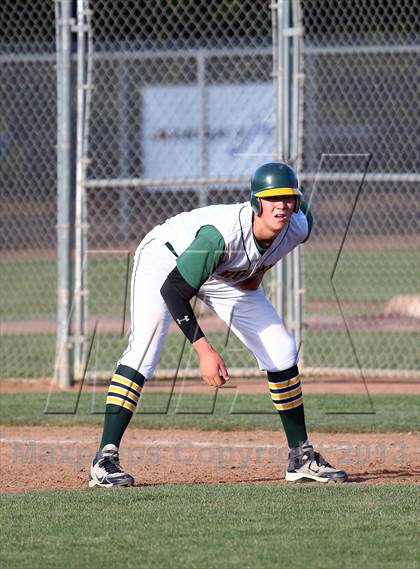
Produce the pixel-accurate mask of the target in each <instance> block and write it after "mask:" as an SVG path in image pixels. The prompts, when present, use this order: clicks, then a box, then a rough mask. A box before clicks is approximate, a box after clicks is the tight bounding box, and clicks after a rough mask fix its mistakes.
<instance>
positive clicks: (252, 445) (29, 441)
mask: <svg viewBox="0 0 420 569" xmlns="http://www.w3.org/2000/svg"><path fill="white" fill-rule="evenodd" d="M97 442H98V439H94V438H89V439H84V440H82V441H81V440H80V439H78V440H76V439H74V440H73V439H51V438H49V439H23V438H13V437H4V438H0V444H17V443H20V444H39V445H41V444H42V445H47V444H57V445H83V444H92V445H94V444H96V443H97ZM348 444H349V442H346V441H342V442H338V443H336V444H330V443H323V444H321V445H320V446H322V448H323V449H326V448H341V447H342V445H348ZM350 444H351V443H350ZM186 445H188V446H193V447H207V448H209V447H210V448H211V447H214V448H267V449H279V450H287V447H286V446H285V445H281V444H277V445H273V444H261V443H247V444H244V443H218V442H216V441H214V442H203V441H192V440H190V439H180V440H178V441H172V440H166V439H157V440H148V441H142V442H141V443H139V444H129V445H125V446H126V447H128V448H138V447H153V446H167V447H172V446H186Z"/></svg>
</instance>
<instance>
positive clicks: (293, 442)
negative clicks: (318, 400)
mask: <svg viewBox="0 0 420 569" xmlns="http://www.w3.org/2000/svg"><path fill="white" fill-rule="evenodd" d="M267 378H268V387H269V390H270V395H271V399H272V401H273V404H274V407H275V408H276V409H277V411H278V413H279V415H280V419H281V422H282V424H283V428H284V432H285V434H286V438H287V443H288V445H289V448H295V447H298V446H299V445H300V444H302V443H304V442H305V441H307V439H308V434H307V432H306V426H305V414H304V410H303V395H302V388H301V384H300V379H299V369H298V367H297V365H295V366H293V367H291V368H289V369H286V370H283V371H269V372H267Z"/></svg>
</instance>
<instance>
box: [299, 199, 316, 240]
mask: <svg viewBox="0 0 420 569" xmlns="http://www.w3.org/2000/svg"><path fill="white" fill-rule="evenodd" d="M300 211H301V212H302V213H304V214H305V216H306V221H307V222H308V235H307V236H306V237H305V239H304V240H303V241H302V243H305V241H307V240H308V239H309V236H310V234H311V231H312V225H313V223H314V218H313V216H312V212H311V210H310V209H309V206H308V204H307V202H305V201H301V202H300Z"/></svg>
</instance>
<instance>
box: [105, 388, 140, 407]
mask: <svg viewBox="0 0 420 569" xmlns="http://www.w3.org/2000/svg"><path fill="white" fill-rule="evenodd" d="M111 393H119V394H120V395H125V396H126V397H130V398H131V399H133V400H134V401H135V402H136V403H137V401H138V400H139V397H140V395H135V393H133V392H132V391H128V389H125V388H124V387H117V386H116V385H110V386H109V389H108V394H109V395H110V394H111Z"/></svg>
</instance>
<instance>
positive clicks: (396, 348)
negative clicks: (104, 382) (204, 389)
mask: <svg viewBox="0 0 420 569" xmlns="http://www.w3.org/2000/svg"><path fill="white" fill-rule="evenodd" d="M207 336H208V338H209V339H210V341H211V342H212V344H213V345H214V347H215V349H217V350H219V351H220V353H221V354H222V355H223V357H224V358H225V360H226V363H227V365H228V366H230V367H251V368H255V367H256V363H255V358H254V357H253V355H252V354H251V353H250V352H249V351H248V350H247V349H246V348H244V347H243V346H242V344H241V343H240V342H239V340H238V339H237V338H236V337H235V336H234V335H233V334H231V335H230V336H229V342H228V346H227V347H226V346H225V343H226V337H225V334H222V333H217V332H210V333H208V334H207ZM351 338H352V341H353V343H354V345H355V347H356V350H357V356H358V359H359V362H360V364H361V366H362V369H369V368H375V369H395V370H398V369H402V368H403V369H411V370H416V369H419V367H420V358H419V348H418V346H419V341H420V334H419V333H418V332H379V331H377V332H375V331H363V332H353V333H352V336H351ZM182 344H183V338H182V336H180V335H179V334H170V335H169V336H168V340H167V343H166V345H165V348H164V350H163V352H162V355H161V360H160V363H159V368H160V369H175V368H176V367H177V365H178V361H179V358H180V355H181V350H182ZM125 346H126V339H125V338H122V337H121V335H120V334H102V333H101V332H100V331H99V332H98V333H97V336H96V339H95V342H94V344H93V349H92V354H91V359H90V362H89V370H90V371H96V370H99V371H102V372H104V371H105V372H106V371H109V373H111V370H112V369H113V368H114V366H115V363H116V361H117V359H118V358H119V357H120V355H121V353H122V352H123V350H124V348H125ZM190 351H191V349H190V348H189V345H188V346H187V350H186V351H185V353H184V354H183V357H182V359H181V369H184V368H186V367H190V368H191V369H194V368H195V369H196V368H197V358H196V356H195V354H194V353H193V354H192V357H191V360H189V357H190ZM0 353H1V361H2V363H1V375H2V376H3V377H42V376H47V377H48V376H51V375H52V373H53V369H54V357H55V336H54V335H53V334H20V335H19V334H3V335H2V336H1V345H0ZM10 354H12V357H10ZM304 355H305V365H306V366H310V367H338V368H339V367H348V368H351V367H356V368H357V360H356V357H355V355H354V352H353V349H352V344H351V341H350V339H349V337H348V335H347V334H346V333H345V332H343V331H322V330H320V331H313V330H309V331H307V332H306V333H305V351H304ZM159 368H158V369H159Z"/></svg>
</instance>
